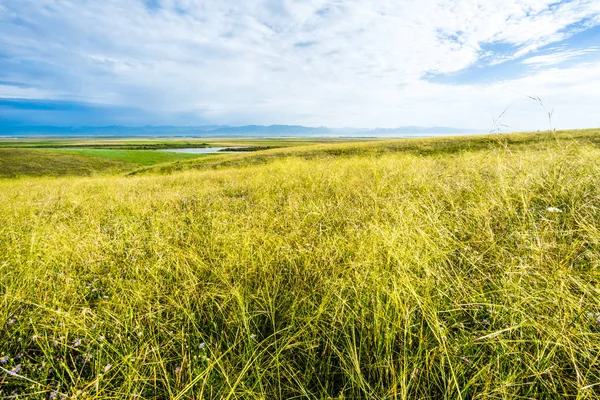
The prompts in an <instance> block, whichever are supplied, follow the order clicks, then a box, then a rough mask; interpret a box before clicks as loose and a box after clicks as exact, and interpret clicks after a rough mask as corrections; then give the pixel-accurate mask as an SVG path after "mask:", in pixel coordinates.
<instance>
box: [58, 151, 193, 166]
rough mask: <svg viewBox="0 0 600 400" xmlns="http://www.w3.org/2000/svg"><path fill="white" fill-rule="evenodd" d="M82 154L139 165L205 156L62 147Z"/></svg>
mask: <svg viewBox="0 0 600 400" xmlns="http://www.w3.org/2000/svg"><path fill="white" fill-rule="evenodd" d="M54 151H64V152H68V153H71V154H79V155H82V156H91V157H100V158H107V159H110V160H118V161H124V162H127V163H132V164H138V165H154V164H160V163H166V162H170V161H175V160H188V159H194V158H199V157H203V156H204V155H203V154H186V153H170V152H165V151H158V150H110V149H60V150H54Z"/></svg>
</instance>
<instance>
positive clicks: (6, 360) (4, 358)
mask: <svg viewBox="0 0 600 400" xmlns="http://www.w3.org/2000/svg"><path fill="white" fill-rule="evenodd" d="M8 358H9V357H8V356H4V357H0V364H5V363H7V362H8Z"/></svg>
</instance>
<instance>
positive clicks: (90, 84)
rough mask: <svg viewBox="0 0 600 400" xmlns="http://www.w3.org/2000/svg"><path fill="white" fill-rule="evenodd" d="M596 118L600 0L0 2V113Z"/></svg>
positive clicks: (233, 118)
mask: <svg viewBox="0 0 600 400" xmlns="http://www.w3.org/2000/svg"><path fill="white" fill-rule="evenodd" d="M527 96H539V97H540V98H541V99H542V100H543V101H544V103H545V106H546V108H547V109H549V110H550V109H554V119H553V125H554V126H555V127H557V128H559V129H561V128H578V127H598V126H600V1H599V0H563V1H556V0H418V1H416V0H102V1H99V0H0V123H2V124H22V125H35V124H52V125H104V124H125V125H146V124H181V125H194V124H196V125H197V124H229V125H242V124H265V125H268V124H301V125H310V126H330V127H344V126H353V127H396V126H404V125H419V126H450V127H460V128H476V129H486V130H489V129H491V128H493V117H494V116H498V115H499V114H500V113H502V111H503V110H505V109H508V110H507V112H506V114H505V118H504V119H503V121H502V122H503V123H504V124H506V125H509V126H510V127H511V129H515V130H524V129H547V127H548V125H549V123H548V118H547V115H546V114H545V111H544V109H543V108H542V107H541V106H540V105H539V104H536V103H535V102H534V101H533V100H531V99H529V98H528V97H527Z"/></svg>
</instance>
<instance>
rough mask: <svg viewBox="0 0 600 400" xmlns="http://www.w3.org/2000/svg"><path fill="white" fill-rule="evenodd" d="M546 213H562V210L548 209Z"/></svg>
mask: <svg viewBox="0 0 600 400" xmlns="http://www.w3.org/2000/svg"><path fill="white" fill-rule="evenodd" d="M546 211H548V212H549V213H561V212H562V210H561V209H560V208H556V207H548V208H547V209H546Z"/></svg>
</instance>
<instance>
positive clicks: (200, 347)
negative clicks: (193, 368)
mask: <svg viewBox="0 0 600 400" xmlns="http://www.w3.org/2000/svg"><path fill="white" fill-rule="evenodd" d="M205 347H206V343H204V342H202V343H200V344H199V345H198V348H199V349H200V350H202V349H203V348H205Z"/></svg>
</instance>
